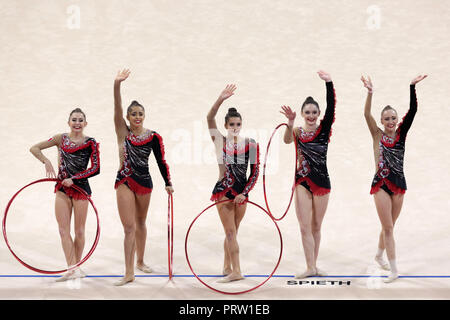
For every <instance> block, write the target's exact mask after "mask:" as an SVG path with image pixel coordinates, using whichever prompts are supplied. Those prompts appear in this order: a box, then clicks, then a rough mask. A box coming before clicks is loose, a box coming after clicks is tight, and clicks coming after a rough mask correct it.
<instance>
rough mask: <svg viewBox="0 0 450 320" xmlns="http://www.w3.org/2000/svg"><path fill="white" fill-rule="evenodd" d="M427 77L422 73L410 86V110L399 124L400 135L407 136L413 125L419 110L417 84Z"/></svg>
mask: <svg viewBox="0 0 450 320" xmlns="http://www.w3.org/2000/svg"><path fill="white" fill-rule="evenodd" d="M426 77H427V75H424V76H422V75H420V76H418V77H416V78H414V79H413V80H412V81H411V84H410V86H409V110H408V112H407V113H406V115H405V116H404V117H403V120H402V123H401V124H400V125H399V128H400V135H401V136H403V137H404V138H405V137H406V134H407V133H408V130H409V128H410V127H411V125H412V122H413V120H414V117H415V115H416V112H417V96H416V84H417V83H418V82H420V81H422V80H423V79H425V78H426Z"/></svg>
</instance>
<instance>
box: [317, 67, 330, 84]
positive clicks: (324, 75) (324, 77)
mask: <svg viewBox="0 0 450 320" xmlns="http://www.w3.org/2000/svg"><path fill="white" fill-rule="evenodd" d="M317 74H318V75H319V77H320V79H322V80H323V81H326V82H330V81H331V75H330V74H329V73H327V72H325V71H323V70H319V71H318V72H317Z"/></svg>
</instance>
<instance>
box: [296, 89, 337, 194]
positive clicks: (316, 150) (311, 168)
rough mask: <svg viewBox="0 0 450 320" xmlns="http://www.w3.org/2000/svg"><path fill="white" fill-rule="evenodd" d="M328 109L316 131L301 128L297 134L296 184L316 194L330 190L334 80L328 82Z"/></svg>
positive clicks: (334, 105) (334, 100)
mask: <svg viewBox="0 0 450 320" xmlns="http://www.w3.org/2000/svg"><path fill="white" fill-rule="evenodd" d="M325 84H326V89H327V109H326V111H325V115H324V117H323V119H322V121H321V122H320V125H319V127H318V128H317V129H316V131H314V132H306V131H304V130H303V128H301V127H300V128H299V131H298V133H297V135H296V141H295V142H296V151H297V159H298V161H297V167H296V171H297V172H296V175H295V185H298V184H301V185H303V186H305V188H306V189H308V190H309V191H310V192H311V193H312V194H314V195H324V194H327V193H329V192H330V189H331V185H330V177H329V175H328V169H327V151H328V143H329V140H330V136H331V126H332V124H333V122H334V116H335V107H336V96H335V92H334V88H333V82H331V81H330V82H326V83H325Z"/></svg>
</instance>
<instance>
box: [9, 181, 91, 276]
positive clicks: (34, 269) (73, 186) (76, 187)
mask: <svg viewBox="0 0 450 320" xmlns="http://www.w3.org/2000/svg"><path fill="white" fill-rule="evenodd" d="M47 181H51V182H58V181H60V180H58V179H40V180H36V181H33V182H31V183H29V184H27V185H26V186H25V187H23V188H22V189H20V190H19V191H17V192H16V194H14V196H13V197H12V198H11V200H9V202H8V205H7V206H6V209H5V214H4V216H3V237H4V238H5V242H6V245H7V246H8V249H9V251H11V253H12V255H13V256H14V257H15V258H16V259H17V261H19V262H20V263H21V264H22V265H24V266H25V267H27V268H28V269H30V270H33V271H35V272H39V273H44V274H57V273H63V272H66V271H70V270H73V269H75V268H77V267H79V266H81V265H82V264H83V263H84V262H85V261H86V260H87V259H88V258H89V257H90V256H91V255H92V253H94V250H95V248H96V247H97V244H98V240H99V238H100V223H99V219H98V212H97V208H96V207H95V205H94V202H93V201H92V200H91V197H89V195H88V194H87V193H86V192H85V191H84V190H83V189H81V188H80V187H78V186H76V185H74V184H73V185H72V186H71V187H72V188H74V189H75V190H77V191H79V192H81V193H82V194H84V195H85V196H86V197H87V199H88V200H89V202H90V203H91V205H92V208H94V211H95V216H96V218H97V234H96V236H95V240H94V244H93V245H92V247H91V249H90V250H89V252H88V253H87V254H86V256H85V257H84V258H83V259H81V260H80V262H78V263H77V264H76V265H74V266H72V267H70V268H67V269H64V270H56V271H52V270H42V269H39V268H35V267H33V266H31V265H29V264H27V263H26V262H24V261H23V260H22V259H20V258H19V257H18V256H17V255H16V254H15V253H14V251H13V250H12V248H11V246H10V245H9V242H8V237H7V236H6V217H7V215H8V210H9V207H10V206H11V204H12V202H13V201H14V199H15V198H16V197H17V195H18V194H19V193H20V192H22V190H23V189H25V188H27V187H29V186H31V185H33V184H35V183H40V182H47Z"/></svg>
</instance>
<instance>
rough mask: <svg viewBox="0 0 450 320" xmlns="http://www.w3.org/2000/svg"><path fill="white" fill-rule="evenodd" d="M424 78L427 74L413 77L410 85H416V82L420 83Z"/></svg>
mask: <svg viewBox="0 0 450 320" xmlns="http://www.w3.org/2000/svg"><path fill="white" fill-rule="evenodd" d="M426 77H428V75H427V74H425V75H419V76H417V77H415V78H414V79H412V81H411V84H416V83H417V82H420V81H422V80H423V79H425V78H426Z"/></svg>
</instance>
